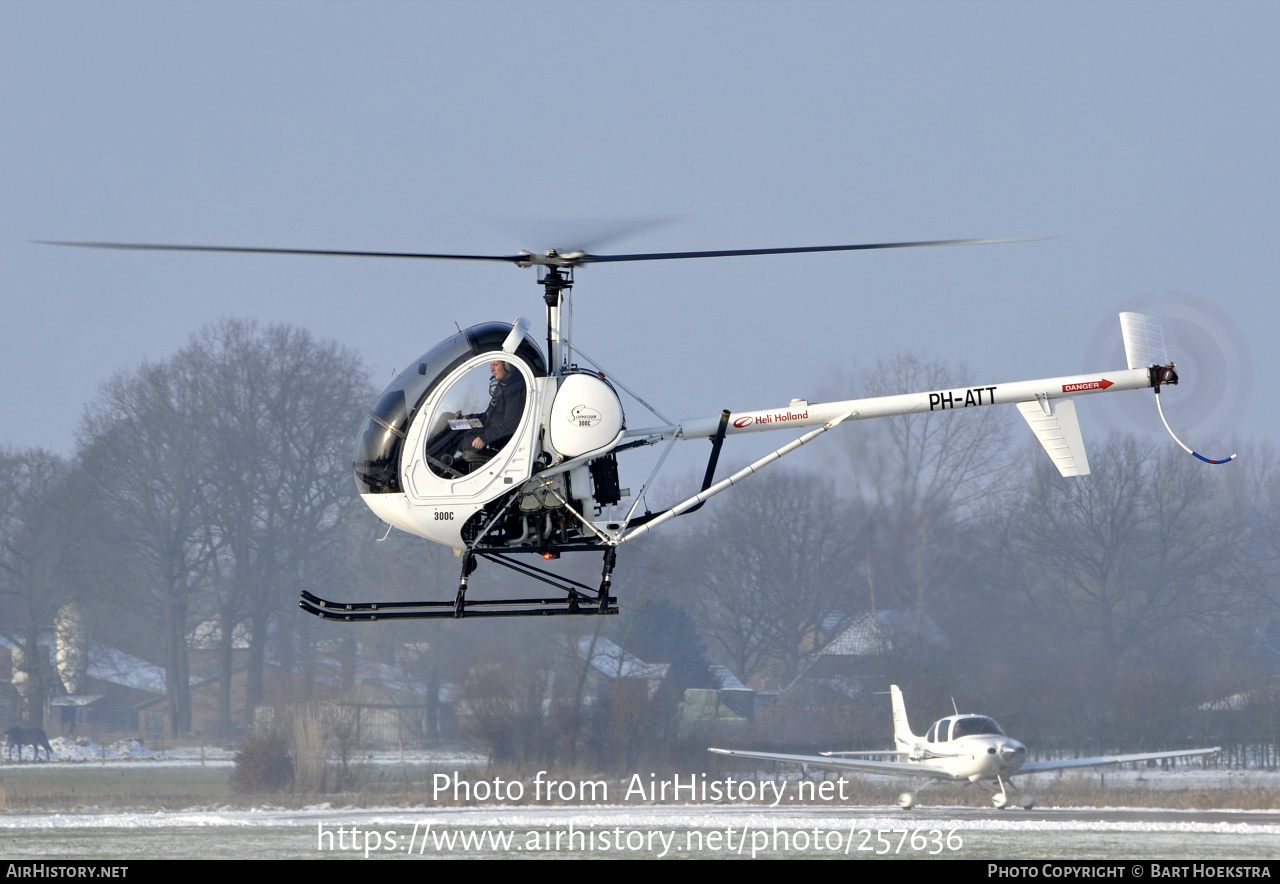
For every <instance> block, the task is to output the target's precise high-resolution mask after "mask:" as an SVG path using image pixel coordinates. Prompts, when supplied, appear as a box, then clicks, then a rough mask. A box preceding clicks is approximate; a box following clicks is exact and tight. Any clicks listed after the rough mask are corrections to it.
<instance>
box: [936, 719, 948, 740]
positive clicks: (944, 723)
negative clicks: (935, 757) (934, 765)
mask: <svg viewBox="0 0 1280 884" xmlns="http://www.w3.org/2000/svg"><path fill="white" fill-rule="evenodd" d="M934 727H936V728H937V729H938V742H939V743H945V742H947V734H949V733H950V732H951V719H949V718H944V719H942V720H941V721H939V722H938V723H937V724H935V725H934Z"/></svg>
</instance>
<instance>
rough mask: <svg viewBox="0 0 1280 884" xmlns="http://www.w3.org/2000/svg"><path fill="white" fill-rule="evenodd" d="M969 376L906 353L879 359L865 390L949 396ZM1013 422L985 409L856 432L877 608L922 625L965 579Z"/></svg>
mask: <svg viewBox="0 0 1280 884" xmlns="http://www.w3.org/2000/svg"><path fill="white" fill-rule="evenodd" d="M969 373H970V372H969V368H968V366H967V365H965V364H964V363H960V364H958V365H955V366H952V365H948V364H946V363H943V362H940V361H937V360H930V359H926V358H925V357H923V356H920V355H918V354H914V353H903V354H899V355H897V356H894V357H892V358H889V359H883V360H880V361H878V362H877V363H876V367H875V369H874V370H873V371H871V372H870V373H869V374H868V375H867V377H866V379H865V381H864V382H863V384H862V385H861V386H862V387H863V392H864V393H865V395H868V396H887V395H893V394H897V393H903V392H908V391H919V390H937V389H948V388H952V387H954V386H955V385H956V384H957V383H965V382H968V378H967V377H966V376H967V375H968V374H969ZM1010 421H1014V422H1020V421H1019V419H1018V418H1017V416H1016V415H1012V414H1010V413H1009V411H1008V410H1007V409H1001V410H997V409H992V408H976V409H972V410H963V409H962V410H959V411H953V412H948V413H945V414H928V415H906V416H901V417H893V418H888V419H886V420H879V421H869V422H867V423H866V424H856V425H854V426H853V427H851V428H850V431H849V432H848V433H847V435H846V438H847V439H848V442H847V447H846V451H847V453H848V455H849V458H850V461H851V464H852V468H853V472H854V477H855V479H856V483H857V487H858V489H859V492H860V494H861V495H862V497H863V499H864V500H865V501H866V503H867V505H868V506H869V507H870V508H871V510H872V512H873V514H874V515H873V516H872V518H871V519H870V524H871V525H872V526H873V528H874V530H873V531H872V532H870V533H868V534H867V535H866V537H865V540H866V542H867V548H866V550H865V551H864V555H865V556H866V562H867V565H866V570H865V578H866V581H867V589H868V593H869V596H870V602H871V605H872V607H879V608H889V607H893V608H898V609H902V610H907V611H912V612H913V613H914V614H915V615H916V617H917V620H918V621H919V620H923V618H924V617H925V616H926V615H928V614H930V613H932V609H933V607H934V605H935V604H936V603H937V602H938V601H939V600H940V599H943V598H945V597H946V596H947V595H948V594H949V593H950V592H951V591H952V590H953V589H954V587H955V586H956V585H957V581H958V580H959V579H960V578H961V577H962V576H963V575H964V574H965V573H966V570H967V567H968V565H969V564H970V563H971V561H972V557H973V554H974V551H975V546H974V544H973V543H972V541H971V539H970V538H969V537H967V536H966V534H967V529H968V522H969V521H970V519H971V518H972V517H973V515H974V514H975V513H976V512H978V507H979V505H980V504H981V502H982V501H984V500H986V499H988V498H990V497H991V495H992V494H994V493H996V492H997V491H998V490H999V489H1000V488H1001V486H1002V485H1003V484H1004V482H1005V480H1006V478H1007V476H1008V468H1007V462H1006V457H1005V454H1006V451H1007V448H1008V438H1009V429H1008V428H1009V425H1010ZM917 625H918V626H919V623H918V624H917ZM916 632H917V633H920V632H922V630H921V629H917V630H916Z"/></svg>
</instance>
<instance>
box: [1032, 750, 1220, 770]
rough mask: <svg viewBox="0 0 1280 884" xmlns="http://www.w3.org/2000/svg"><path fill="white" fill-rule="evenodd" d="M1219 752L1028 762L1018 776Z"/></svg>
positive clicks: (1141, 754)
mask: <svg viewBox="0 0 1280 884" xmlns="http://www.w3.org/2000/svg"><path fill="white" fill-rule="evenodd" d="M1221 751H1222V747H1221V746H1214V747H1213V748H1212V749H1184V750H1182V751H1180V752H1142V753H1140V754H1138V755H1099V756H1097V757H1095V758H1064V759H1062V760H1061V761H1029V762H1027V763H1026V764H1024V765H1022V767H1020V768H1018V775H1021V774H1028V773H1043V772H1044V771H1047V770H1067V769H1069V768H1073V767H1102V766H1104V765H1108V764H1124V763H1125V762H1128V761H1157V760H1159V759H1161V758H1188V757H1190V756H1193V755H1216V754H1218V753H1219V752H1221Z"/></svg>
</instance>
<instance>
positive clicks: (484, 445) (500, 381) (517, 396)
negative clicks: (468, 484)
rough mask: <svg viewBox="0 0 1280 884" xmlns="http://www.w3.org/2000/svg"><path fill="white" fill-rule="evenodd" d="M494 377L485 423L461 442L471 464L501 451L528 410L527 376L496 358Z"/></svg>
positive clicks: (492, 365) (492, 368) (464, 456)
mask: <svg viewBox="0 0 1280 884" xmlns="http://www.w3.org/2000/svg"><path fill="white" fill-rule="evenodd" d="M489 370H490V371H492V372H493V378H492V380H490V381H489V407H488V408H486V409H485V411H484V414H469V415H467V417H472V418H475V417H478V418H480V423H481V424H483V426H482V427H481V428H480V429H478V430H472V431H470V432H469V433H467V434H466V435H465V436H464V437H463V438H462V441H461V448H462V459H463V460H465V461H466V462H467V463H469V464H478V463H483V462H484V461H486V460H488V459H489V458H491V457H493V455H494V454H496V453H497V450H498V449H499V448H501V447H502V445H503V443H505V442H506V441H507V440H508V439H510V438H511V437H512V436H513V435H515V432H516V427H518V426H519V425H520V416H521V415H522V414H523V413H524V376H523V375H521V374H520V372H518V371H516V370H515V368H514V367H512V365H511V363H509V362H503V361H502V360H501V359H495V360H493V361H492V362H490V363H489Z"/></svg>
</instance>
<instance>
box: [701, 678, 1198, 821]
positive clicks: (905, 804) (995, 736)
mask: <svg viewBox="0 0 1280 884" xmlns="http://www.w3.org/2000/svg"><path fill="white" fill-rule="evenodd" d="M889 692H890V694H891V695H892V697H893V741H894V743H895V744H896V749H895V750H893V751H884V752H824V753H823V754H821V755H785V754H779V753H774V752H741V751H738V750H735V749H708V750H707V751H709V752H715V753H716V754H718V755H731V756H734V757H735V758H754V759H758V760H760V761H778V762H784V763H787V762H789V763H791V764H799V765H801V766H802V767H804V768H805V769H806V770H807V769H808V768H810V767H823V768H833V769H836V770H854V771H859V772H861V773H872V774H880V775H882V776H894V777H910V778H912V779H913V780H916V781H917V783H916V784H915V788H913V789H912V791H910V792H903V793H902V794H901V795H900V796H898V806H899V807H901V808H902V809H903V810H910V809H911V808H913V807H915V805H916V792H917V791H918V790H919V789H920V788H921V787H922V786H926V785H932V784H933V783H960V784H968V783H974V784H977V785H986V786H988V787H989V788H999V789H1000V791H999V792H998V793H996V794H995V795H993V796H992V798H991V801H992V803H993V804H995V806H996V807H998V808H1005V807H1008V806H1009V804H1010V803H1011V798H1010V795H1009V786H1010V783H1009V780H1010V778H1011V777H1013V776H1015V775H1020V774H1031V773H1044V772H1045V771H1051V770H1067V769H1069V768H1073V767H1101V766H1104V765H1108V764H1124V763H1125V762H1129V761H1155V760H1159V759H1161V758H1187V757H1190V756H1195V755H1214V754H1217V753H1218V752H1220V751H1222V750H1221V747H1217V746H1215V747H1214V748H1212V749H1184V750H1182V751H1178V752H1142V753H1139V754H1137V755H1099V756H1097V757H1094V758H1068V759H1063V760H1061V761H1027V747H1026V746H1024V745H1023V744H1022V743H1019V742H1018V741H1017V740H1014V739H1011V738H1010V737H1007V736H1005V733H1004V731H1003V730H1001V728H1000V725H998V724H996V722H995V720H994V719H991V718H988V717H987V716H985V715H961V714H960V713H959V712H957V713H956V714H955V715H948V716H947V717H946V718H940V719H938V720H937V721H936V722H934V723H933V726H932V727H930V728H929V731H928V733H926V734H925V735H924V736H923V737H917V736H916V735H915V734H913V733H912V732H911V726H910V725H909V724H908V723H907V709H906V706H905V704H903V702H902V691H900V690H899V689H898V686H897V685H896V684H895V685H890V686H889ZM884 756H896V757H897V758H898V759H899V760H897V761H880V760H874V759H876V758H883V757H884ZM1035 801H1036V799H1035V795H1033V794H1031V793H1030V792H1022V793H1020V794H1019V795H1018V804H1019V805H1020V806H1021V807H1023V808H1025V809H1027V810H1030V809H1031V808H1032V807H1033V806H1034V805H1035Z"/></svg>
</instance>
